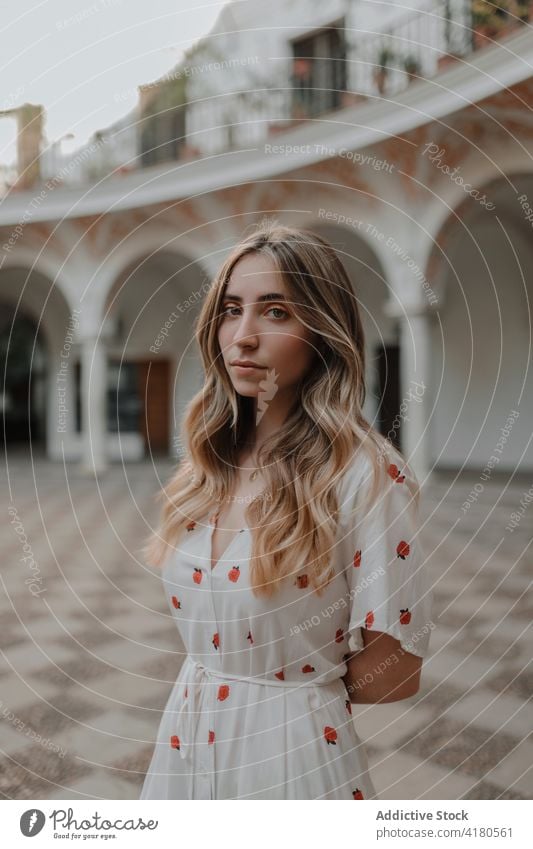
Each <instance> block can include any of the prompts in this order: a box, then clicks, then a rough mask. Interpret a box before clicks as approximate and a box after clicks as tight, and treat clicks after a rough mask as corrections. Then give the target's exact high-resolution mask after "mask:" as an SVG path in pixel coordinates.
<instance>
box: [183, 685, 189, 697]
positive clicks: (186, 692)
mask: <svg viewBox="0 0 533 849" xmlns="http://www.w3.org/2000/svg"><path fill="white" fill-rule="evenodd" d="M188 694H189V688H188V687H185V692H184V694H183V695H184V697H185V698H187V696H188Z"/></svg>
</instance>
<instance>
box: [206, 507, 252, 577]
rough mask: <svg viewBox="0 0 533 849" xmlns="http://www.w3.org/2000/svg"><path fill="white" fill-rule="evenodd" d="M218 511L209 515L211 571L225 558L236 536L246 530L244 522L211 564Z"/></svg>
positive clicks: (210, 561) (246, 526)
mask: <svg viewBox="0 0 533 849" xmlns="http://www.w3.org/2000/svg"><path fill="white" fill-rule="evenodd" d="M219 512H220V511H219ZM219 512H217V513H214V514H212V515H211V516H210V517H209V525H208V527H209V534H208V549H209V566H210V567H211V572H214V571H215V569H216V568H217V566H218V564H219V563H220V561H221V560H225V559H226V554H227V553H228V551H229V550H230V548H231V547H232V545H233V543H234V542H235V540H236V539H238V537H240V535H241V534H242V533H243V532H246V531H247V530H248V525H247V524H246V523H245V525H244V527H243V528H240V530H238V531H237V533H236V534H235V536H234V537H233V538H232V539H231V540H230V541H229V543H228V545H227V546H226V548H225V549H224V551H223V552H222V554H221V555H220V557H219V558H218V560H217V562H216V563H215V565H214V566H213V534H214V532H215V528H216V527H217V522H218V517H219Z"/></svg>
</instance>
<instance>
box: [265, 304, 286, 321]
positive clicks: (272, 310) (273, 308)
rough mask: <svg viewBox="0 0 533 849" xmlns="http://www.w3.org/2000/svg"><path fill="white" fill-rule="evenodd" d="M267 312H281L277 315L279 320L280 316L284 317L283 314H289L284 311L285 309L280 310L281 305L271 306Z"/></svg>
mask: <svg viewBox="0 0 533 849" xmlns="http://www.w3.org/2000/svg"><path fill="white" fill-rule="evenodd" d="M268 312H277V313H281V315H279V316H278V320H279V319H280V318H285V316H287V317H288V315H289V313H288V312H286V310H282V309H281V307H271V308H270V309H269V310H268Z"/></svg>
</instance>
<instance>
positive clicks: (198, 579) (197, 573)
mask: <svg viewBox="0 0 533 849" xmlns="http://www.w3.org/2000/svg"><path fill="white" fill-rule="evenodd" d="M203 574H204V573H203V572H202V570H201V569H200V568H199V567H198V566H195V567H194V572H193V573H192V579H193V581H194V583H195V584H201V583H202V576H203Z"/></svg>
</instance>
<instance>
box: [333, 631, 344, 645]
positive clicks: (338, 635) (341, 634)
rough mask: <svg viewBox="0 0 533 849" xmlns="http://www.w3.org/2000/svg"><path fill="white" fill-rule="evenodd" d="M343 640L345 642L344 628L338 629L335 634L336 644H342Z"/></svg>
mask: <svg viewBox="0 0 533 849" xmlns="http://www.w3.org/2000/svg"><path fill="white" fill-rule="evenodd" d="M343 640H344V631H343V630H342V628H337V630H336V632H335V642H336V643H342V641H343Z"/></svg>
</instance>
